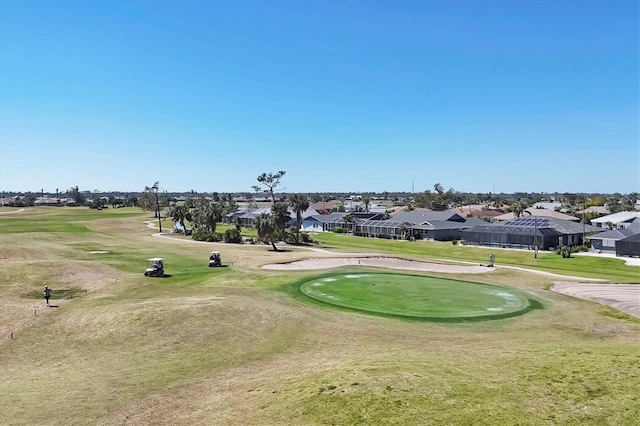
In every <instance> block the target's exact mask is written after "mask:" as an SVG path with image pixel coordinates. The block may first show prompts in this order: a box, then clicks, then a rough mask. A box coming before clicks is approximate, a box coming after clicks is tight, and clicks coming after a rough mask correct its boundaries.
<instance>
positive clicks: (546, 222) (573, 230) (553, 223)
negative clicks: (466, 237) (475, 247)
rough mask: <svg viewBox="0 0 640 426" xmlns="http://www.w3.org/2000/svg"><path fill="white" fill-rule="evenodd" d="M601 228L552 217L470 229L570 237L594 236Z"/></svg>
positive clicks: (514, 220)
mask: <svg viewBox="0 0 640 426" xmlns="http://www.w3.org/2000/svg"><path fill="white" fill-rule="evenodd" d="M600 229H601V228H598V227H596V226H592V225H584V226H583V225H582V224H581V223H575V222H571V221H568V220H560V219H554V218H552V217H544V218H540V217H538V218H535V219H533V218H530V217H519V218H517V219H513V220H510V221H508V222H504V223H501V224H499V225H496V224H485V225H476V226H474V227H472V228H471V229H469V231H470V232H507V233H514V234H518V233H519V234H533V233H534V232H536V233H537V234H538V235H540V234H542V235H554V234H555V235H568V234H582V233H583V232H584V233H585V234H593V233H594V232H598V231H600Z"/></svg>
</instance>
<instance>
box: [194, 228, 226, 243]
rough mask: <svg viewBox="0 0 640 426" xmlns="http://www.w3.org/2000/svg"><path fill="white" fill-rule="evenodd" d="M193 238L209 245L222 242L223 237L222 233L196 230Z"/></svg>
mask: <svg viewBox="0 0 640 426" xmlns="http://www.w3.org/2000/svg"><path fill="white" fill-rule="evenodd" d="M192 237H193V239H194V240H196V241H207V242H209V243H213V242H218V241H222V238H223V235H222V233H221V232H211V231H209V230H205V229H194V230H193V234H192Z"/></svg>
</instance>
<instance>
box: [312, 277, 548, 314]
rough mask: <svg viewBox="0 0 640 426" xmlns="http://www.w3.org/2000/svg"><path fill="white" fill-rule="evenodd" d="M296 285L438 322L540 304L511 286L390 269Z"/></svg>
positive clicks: (343, 301)
mask: <svg viewBox="0 0 640 426" xmlns="http://www.w3.org/2000/svg"><path fill="white" fill-rule="evenodd" d="M300 291H301V292H302V293H303V294H304V295H306V296H308V297H310V298H312V299H315V300H318V301H321V302H325V303H329V304H332V305H337V306H340V307H343V308H348V309H354V310H358V311H364V312H368V313H372V314H376V315H384V316H395V317H406V318H413V319H423V320H429V321H438V322H458V321H483V320H490V319H499V318H505V317H511V316H515V315H521V314H523V313H525V312H528V311H530V310H531V309H535V308H539V307H541V305H540V303H539V302H537V301H535V300H532V299H530V298H529V297H528V296H527V295H526V294H525V293H523V292H520V291H517V290H514V289H510V288H505V287H498V286H493V285H489V284H480V283H473V282H468V281H458V280H451V279H445V278H437V277H429V276H422V275H409V274H395V273H393V274H390V273H342V274H331V275H322V276H317V277H314V278H311V279H308V280H305V281H304V282H302V283H301V284H300Z"/></svg>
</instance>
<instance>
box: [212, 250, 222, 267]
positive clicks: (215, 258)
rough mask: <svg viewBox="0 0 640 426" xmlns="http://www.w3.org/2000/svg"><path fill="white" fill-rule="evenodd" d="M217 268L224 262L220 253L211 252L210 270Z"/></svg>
mask: <svg viewBox="0 0 640 426" xmlns="http://www.w3.org/2000/svg"><path fill="white" fill-rule="evenodd" d="M216 266H222V260H221V259H220V252H219V251H212V252H209V268H215V267H216Z"/></svg>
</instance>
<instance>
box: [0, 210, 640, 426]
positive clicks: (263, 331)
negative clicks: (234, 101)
mask: <svg viewBox="0 0 640 426" xmlns="http://www.w3.org/2000/svg"><path fill="white" fill-rule="evenodd" d="M152 220H153V217H152V214H149V213H148V212H147V213H144V212H141V211H139V210H135V209H115V210H112V209H107V210H102V211H95V210H88V209H78V208H33V209H32V208H29V209H25V210H24V211H20V212H18V211H15V212H12V213H10V214H3V215H0V306H2V308H1V309H0V339H3V338H4V340H2V341H0V366H1V367H0V406H1V407H2V410H0V424H10V425H33V424H50V425H70V424H101V425H123V424H153V425H176V424H230V425H235V424H242V425H291V424H295V425H330V424H340V425H350V424H372V425H374V424H375V425H391V424H396V425H397V424H402V425H424V424H446V425H468V424H473V425H510V426H511V425H515V424H518V425H536V426H537V425H556V424H574V425H602V424H615V425H632V424H637V419H638V418H640V366H639V364H638V359H640V345H638V342H639V341H640V322H639V321H636V320H634V319H633V318H631V317H629V316H628V315H625V314H621V313H619V312H617V311H614V310H612V309H611V308H606V307H603V306H601V305H599V304H596V303H592V302H587V301H582V300H578V299H574V298H571V297H567V296H564V295H561V294H557V293H554V292H551V291H549V290H548V289H547V288H548V286H549V284H550V283H551V281H552V278H549V277H547V276H543V275H539V274H533V273H528V272H526V271H522V270H517V269H507V268H497V269H496V270H495V271H493V272H491V273H490V274H467V275H464V276H463V275H455V274H444V273H440V274H433V275H434V278H423V277H424V276H423V275H421V274H409V273H407V274H402V273H394V274H387V273H381V271H380V270H377V271H370V270H366V269H365V270H364V272H363V273H365V274H367V275H373V274H375V275H377V277H376V278H379V280H377V281H376V282H375V284H376V286H375V287H378V286H379V287H380V288H379V289H378V290H376V291H379V293H376V292H371V291H369V290H370V289H371V287H373V285H371V286H370V287H365V288H366V289H367V291H365V292H363V291H350V290H357V287H356V286H351V287H350V288H349V289H347V288H345V286H344V285H342V286H339V285H338V284H339V282H338V281H339V280H336V281H335V282H334V281H323V282H322V286H324V289H323V290H322V292H323V293H324V294H327V295H334V296H335V297H344V298H345V299H349V298H350V299H351V302H352V303H355V304H356V306H349V307H339V306H336V305H329V304H327V303H325V302H323V301H320V300H315V301H311V302H310V301H308V300H311V299H308V300H303V299H302V297H303V296H302V295H301V294H300V293H299V290H296V291H297V293H296V291H293V289H295V288H299V286H300V284H302V283H308V284H306V286H307V287H310V288H314V286H313V284H314V283H317V282H318V280H319V279H323V278H328V277H340V276H345V275H347V274H351V273H352V272H353V268H352V269H344V268H338V269H335V270H331V271H327V273H326V274H323V275H321V276H319V274H318V272H317V271H316V272H312V271H275V270H264V269H261V268H260V266H261V265H264V264H267V263H282V262H288V261H293V260H304V259H311V258H316V257H321V256H330V254H325V253H322V252H314V251H310V250H306V249H304V248H300V247H295V246H287V247H286V251H279V252H274V251H271V250H270V246H265V245H249V244H247V245H235V244H222V243H196V242H192V241H189V240H187V239H185V238H184V237H182V238H173V237H171V238H164V237H156V236H153V235H152V234H154V233H156V232H157V230H155V229H151V228H148V227H147V225H146V223H145V222H147V221H152ZM167 225H168V226H167V227H166V228H167V229H171V228H172V226H171V225H172V224H171V223H170V222H169V221H167ZM163 228H164V226H163ZM80 229H82V231H79V230H80ZM317 239H318V240H320V241H321V245H320V247H323V248H328V249H332V250H335V251H340V252H342V251H358V252H367V253H382V254H387V255H393V256H400V257H404V258H409V259H416V260H428V259H451V260H459V261H469V262H473V263H486V260H487V258H488V253H489V251H488V250H484V249H479V248H472V247H457V246H453V245H452V244H450V243H448V244H446V243H433V242H415V243H409V242H397V241H396V242H394V241H385V240H377V239H368V238H355V237H347V236H340V235H331V234H327V235H318V236H317ZM212 250H219V251H220V252H221V254H222V260H223V263H224V264H225V267H223V268H208V267H207V262H208V257H207V254H208V252H209V251H212ZM155 256H159V257H163V258H164V260H165V270H166V273H167V274H169V275H170V277H168V278H146V277H144V276H143V272H144V268H145V266H146V260H147V258H150V257H155ZM334 256H335V255H334ZM605 260H607V261H611V262H604V261H605ZM496 263H497V265H510V266H516V267H525V268H534V269H538V270H546V271H551V272H556V273H559V274H563V275H583V276H587V277H594V278H604V279H610V280H612V281H613V282H630V281H636V282H637V281H638V271H640V269H638V268H632V267H628V266H625V265H624V264H623V263H622V262H621V261H618V260H614V259H598V258H574V259H562V258H561V257H560V256H556V255H554V254H548V253H545V254H542V253H541V256H540V257H539V258H538V259H533V253H531V252H512V251H506V250H505V251H496ZM360 272H362V271H360ZM398 276H403V277H404V276H407V277H409V278H407V279H408V280H409V281H408V282H406V283H404V284H403V288H405V289H407V290H408V291H409V293H406V294H405V296H404V297H403V296H402V295H400V296H398V294H399V293H398V292H397V290H398V289H397V288H394V286H395V287H397V282H398V281H397V280H398V278H397V277H398ZM415 276H420V279H419V280H416V279H415V278H413V277H415ZM385 277H392V279H386V278H385ZM435 277H437V279H436V278H435ZM422 279H426V280H429V283H430V284H429V285H432V286H433V290H434V291H435V290H436V288H438V287H439V290H437V291H435V292H434V293H430V294H432V295H436V294H437V295H438V297H440V298H447V297H449V298H451V300H452V301H455V302H456V305H464V303H469V304H470V305H474V304H479V305H481V306H483V307H484V309H486V308H487V307H492V308H497V307H504V306H505V305H508V304H509V303H510V302H509V303H508V302H507V301H508V300H509V301H510V300H511V299H510V298H507V297H506V296H500V295H497V294H495V293H494V294H491V293H489V294H486V293H485V294H483V293H482V291H480V292H478V293H470V292H468V289H466V287H465V288H462V290H461V292H454V293H455V294H452V293H450V292H447V291H443V289H445V290H451V289H453V288H456V287H455V286H457V285H460V286H464V285H466V284H458V283H460V282H461V281H460V280H465V281H469V282H473V283H478V284H470V285H473V286H476V287H475V288H487V289H492V290H493V289H497V288H500V289H501V290H500V291H502V289H504V291H505V293H509V294H513V295H515V296H514V298H513V300H514V301H516V300H517V301H519V303H522V304H523V305H524V302H523V300H524V299H527V300H536V301H539V302H540V303H541V304H542V305H543V306H544V309H533V310H530V311H528V312H526V313H525V314H523V315H517V316H512V317H508V318H501V319H496V320H492V321H476V322H470V321H463V322H428V321H418V320H413V319H411V318H406V317H405V318H402V317H400V316H398V315H396V314H397V312H398V309H400V310H402V311H403V312H407V311H413V312H414V313H415V312H420V311H421V310H424V309H428V310H430V311H433V310H436V309H438V307H440V308H442V307H444V306H448V305H449V302H446V303H435V304H434V303H433V301H429V300H427V299H429V296H426V295H425V294H426V293H424V292H423V291H422V290H423V289H422V288H421V287H422V286H423V285H424V283H423V282H422ZM440 279H446V280H448V281H440ZM345 280H348V281H349V282H350V283H351V284H353V283H354V282H355V281H356V280H358V279H356V278H345ZM431 280H434V281H431ZM452 280H453V283H454V284H452ZM334 283H335V284H334ZM437 283H440V284H438V285H436V284H437ZM362 284H363V285H366V283H362ZM369 284H372V283H371V282H369ZM44 285H48V286H49V287H50V288H52V289H53V297H52V304H54V305H56V306H57V307H55V308H47V307H46V306H45V302H44V299H43V298H42V293H41V292H42V288H43V287H44ZM331 285H333V286H334V287H333V288H332V289H331V292H329V291H326V290H328V289H329V287H331ZM296 286H298V287H296ZM447 286H448V287H447ZM452 286H453V287H452ZM496 286H497V287H496ZM318 287H321V286H318ZM283 290H284V291H283ZM360 290H362V288H360ZM471 294H472V295H473V296H472V297H470V299H469V300H465V297H466V296H465V295H471ZM316 296H318V295H316ZM304 297H305V298H308V297H307V296H304ZM520 297H523V298H524V299H521V298H520ZM421 298H422V299H421ZM403 299H406V300H403ZM441 300H444V299H441ZM514 303H515V302H514ZM367 304H368V305H369V306H365V305H367ZM429 304H431V306H429ZM499 304H500V305H499ZM362 307H366V308H367V309H370V308H371V309H382V310H385V309H386V310H387V312H382V313H380V315H370V314H368V313H365V312H363V311H361V310H359V309H361V308H362ZM480 309H482V308H480ZM514 309H517V308H515V307H514ZM441 314H443V315H445V312H444V310H443V311H442V312H441ZM10 331H14V336H13V339H10V338H5V336H7V335H8V333H9V332H10Z"/></svg>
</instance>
